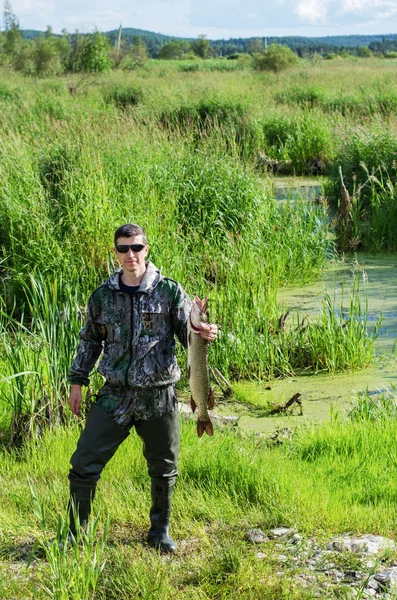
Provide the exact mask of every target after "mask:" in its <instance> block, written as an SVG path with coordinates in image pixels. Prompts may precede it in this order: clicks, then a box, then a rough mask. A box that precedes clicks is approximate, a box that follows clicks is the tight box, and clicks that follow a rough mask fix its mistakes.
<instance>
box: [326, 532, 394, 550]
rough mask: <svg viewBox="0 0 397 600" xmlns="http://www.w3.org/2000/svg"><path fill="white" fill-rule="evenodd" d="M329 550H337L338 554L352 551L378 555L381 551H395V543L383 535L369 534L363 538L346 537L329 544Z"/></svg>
mask: <svg viewBox="0 0 397 600" xmlns="http://www.w3.org/2000/svg"><path fill="white" fill-rule="evenodd" d="M327 549H328V550H335V551H336V552H343V551H344V550H350V552H365V553H367V554H377V553H378V552H379V551H381V550H386V549H388V550H394V549H395V543H394V541H393V540H391V539H389V538H385V537H383V536H381V535H370V534H368V535H363V536H361V537H349V536H345V537H341V538H337V539H335V540H332V541H331V542H329V543H328V544H327Z"/></svg>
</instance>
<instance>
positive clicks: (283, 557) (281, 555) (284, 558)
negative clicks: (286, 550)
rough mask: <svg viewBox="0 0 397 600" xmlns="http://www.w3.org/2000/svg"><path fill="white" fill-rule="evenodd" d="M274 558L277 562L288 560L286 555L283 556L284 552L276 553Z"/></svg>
mask: <svg viewBox="0 0 397 600" xmlns="http://www.w3.org/2000/svg"><path fill="white" fill-rule="evenodd" d="M276 558H277V560H278V561H279V562H288V560H289V558H288V556H285V554H278V555H277V556H276Z"/></svg>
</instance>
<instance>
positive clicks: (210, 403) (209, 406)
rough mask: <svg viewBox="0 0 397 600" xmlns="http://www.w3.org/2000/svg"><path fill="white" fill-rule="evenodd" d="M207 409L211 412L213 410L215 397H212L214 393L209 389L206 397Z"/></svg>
mask: <svg viewBox="0 0 397 600" xmlns="http://www.w3.org/2000/svg"><path fill="white" fill-rule="evenodd" d="M207 404H208V408H211V410H212V409H213V408H214V406H215V396H214V391H213V389H212V388H210V393H209V395H208V403H207Z"/></svg>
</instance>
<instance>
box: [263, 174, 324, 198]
mask: <svg viewBox="0 0 397 600" xmlns="http://www.w3.org/2000/svg"><path fill="white" fill-rule="evenodd" d="M269 183H270V188H271V193H272V195H273V197H274V198H276V200H280V201H286V200H289V201H291V200H300V199H302V198H303V199H307V200H308V201H309V202H310V201H314V200H316V199H318V198H319V197H320V196H321V195H322V194H323V185H322V180H321V178H319V177H290V176H285V177H272V178H271V179H270V182H269Z"/></svg>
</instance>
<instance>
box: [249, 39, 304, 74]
mask: <svg viewBox="0 0 397 600" xmlns="http://www.w3.org/2000/svg"><path fill="white" fill-rule="evenodd" d="M297 61H298V57H297V55H296V54H295V53H294V52H292V50H291V49H290V48H288V46H282V45H281V44H271V45H270V46H269V47H268V48H267V49H266V50H264V51H263V52H260V53H257V54H254V55H253V67H254V69H256V70H257V71H274V73H278V72H279V71H283V70H284V69H287V68H288V67H290V66H292V65H294V64H296V63H297Z"/></svg>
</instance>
